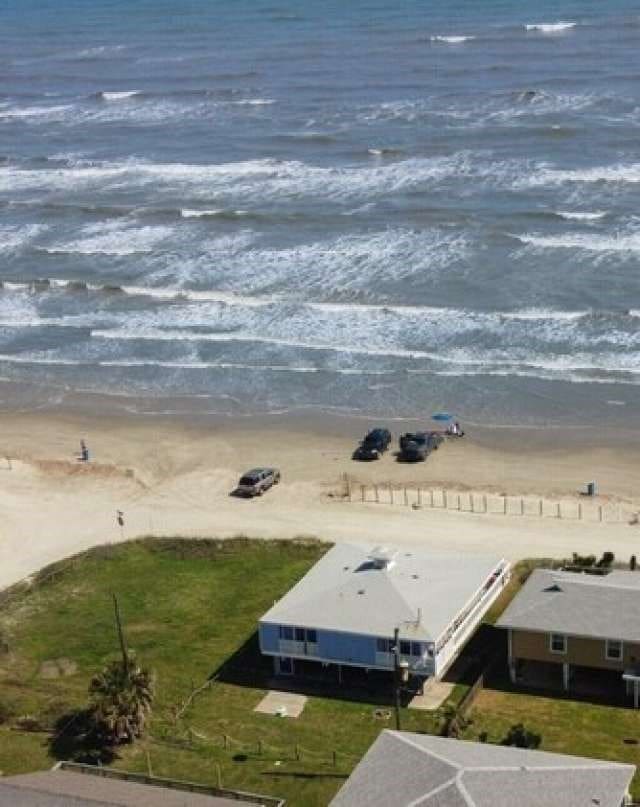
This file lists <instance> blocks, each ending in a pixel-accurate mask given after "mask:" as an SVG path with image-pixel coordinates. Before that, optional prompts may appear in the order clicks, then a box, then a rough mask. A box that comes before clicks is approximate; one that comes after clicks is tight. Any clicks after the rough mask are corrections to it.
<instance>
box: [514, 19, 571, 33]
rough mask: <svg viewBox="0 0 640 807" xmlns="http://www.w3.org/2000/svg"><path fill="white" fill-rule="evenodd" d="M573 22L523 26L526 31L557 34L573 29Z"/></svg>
mask: <svg viewBox="0 0 640 807" xmlns="http://www.w3.org/2000/svg"><path fill="white" fill-rule="evenodd" d="M575 26H576V23H575V22H534V23H528V24H527V25H525V26H524V27H525V30H527V31H539V32H540V33H542V34H557V33H560V32H561V31H568V30H569V29H571V28H575Z"/></svg>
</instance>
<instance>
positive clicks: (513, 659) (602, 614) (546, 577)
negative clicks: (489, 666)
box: [497, 569, 640, 708]
mask: <svg viewBox="0 0 640 807" xmlns="http://www.w3.org/2000/svg"><path fill="white" fill-rule="evenodd" d="M497 625H498V627H499V628H504V629H506V630H507V631H508V647H509V671H510V675H511V680H512V682H513V683H516V682H517V681H518V679H519V678H520V675H521V674H523V673H524V672H525V671H526V672H527V677H528V678H531V677H532V676H533V677H534V680H535V676H536V670H537V674H538V675H540V676H542V675H543V673H544V672H545V669H544V668H545V667H547V668H548V665H555V667H556V669H558V670H559V669H560V668H561V670H562V685H563V688H564V689H565V690H566V691H568V690H569V689H570V688H571V682H572V678H573V676H574V673H576V672H580V673H583V670H584V669H585V668H586V670H587V671H588V670H594V669H597V670H609V671H612V672H615V673H619V675H620V685H621V686H622V685H623V684H624V686H625V688H626V692H627V695H628V696H631V697H633V704H634V706H635V707H636V708H637V707H638V705H639V703H640V572H620V571H613V572H610V573H609V574H606V575H602V576H599V575H598V576H596V575H591V574H576V573H574V572H554V571H550V570H547V569H536V570H535V571H533V572H532V574H531V575H530V577H529V579H528V580H527V582H526V583H525V584H524V586H523V587H522V589H521V591H520V592H519V593H518V594H517V596H516V597H515V598H514V599H513V601H512V602H511V604H510V605H509V606H508V608H507V609H506V610H505V612H504V613H503V614H502V616H501V617H500V619H499V620H498V622H497ZM541 665H544V666H541ZM558 677H559V676H558Z"/></svg>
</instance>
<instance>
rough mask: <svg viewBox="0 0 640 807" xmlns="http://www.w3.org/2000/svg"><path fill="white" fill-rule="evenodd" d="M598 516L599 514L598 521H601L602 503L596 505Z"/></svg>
mask: <svg viewBox="0 0 640 807" xmlns="http://www.w3.org/2000/svg"><path fill="white" fill-rule="evenodd" d="M598 516H599V520H600V522H602V505H601V504H599V505H598Z"/></svg>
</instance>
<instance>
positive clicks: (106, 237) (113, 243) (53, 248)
mask: <svg viewBox="0 0 640 807" xmlns="http://www.w3.org/2000/svg"><path fill="white" fill-rule="evenodd" d="M113 224H114V223H112V225H113ZM115 224H116V225H117V224H119V222H115ZM83 230H84V232H85V234H86V237H84V238H80V239H78V240H76V241H67V242H65V243H57V244H51V245H49V246H46V247H45V246H42V247H39V249H41V250H42V251H43V252H47V253H49V254H51V255H55V254H59V253H62V254H73V253H75V254H79V255H120V256H122V255H135V254H137V253H144V252H151V251H152V250H154V249H157V248H158V246H159V244H160V243H161V242H162V241H166V240H167V239H169V238H170V237H171V235H172V234H173V228H171V227H160V226H157V227H153V226H146V227H134V226H126V227H121V226H109V224H107V223H106V222H100V224H99V225H97V226H96V225H89V226H85V227H84V228H83ZM105 231H106V232H105Z"/></svg>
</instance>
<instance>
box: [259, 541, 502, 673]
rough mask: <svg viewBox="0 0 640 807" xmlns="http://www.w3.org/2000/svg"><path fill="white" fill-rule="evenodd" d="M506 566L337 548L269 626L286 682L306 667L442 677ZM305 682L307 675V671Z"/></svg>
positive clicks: (411, 552) (448, 556)
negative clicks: (403, 667) (398, 670)
mask: <svg viewBox="0 0 640 807" xmlns="http://www.w3.org/2000/svg"><path fill="white" fill-rule="evenodd" d="M509 568H510V567H509V563H508V562H507V561H506V560H504V558H499V557H487V556H484V555H480V556H476V555H459V554H452V553H447V552H434V551H429V550H426V549H422V548H420V547H417V548H416V547H408V548H403V549H400V548H398V547H394V548H381V547H376V548H375V549H372V548H367V547H363V546H358V545H354V544H337V545H336V546H334V547H333V548H332V549H330V550H329V552H327V554H326V555H325V556H324V557H323V558H321V559H320V560H319V561H318V563H316V565H315V566H314V567H313V568H312V569H311V570H310V571H309V572H308V573H307V574H306V575H305V576H304V577H303V578H302V580H300V581H299V582H298V583H297V585H295V586H294V587H293V588H292V589H291V591H289V592H288V593H287V594H286V595H285V596H284V597H283V598H282V599H281V600H280V601H278V602H276V603H275V604H274V606H273V608H271V609H270V610H269V611H268V612H267V613H266V614H265V615H264V616H263V617H262V619H261V620H260V626H259V631H260V649H261V651H262V653H264V654H266V655H269V656H273V658H274V664H275V669H276V672H277V673H280V674H293V673H294V672H296V666H298V667H300V666H301V665H299V664H298V662H299V661H304V662H310V661H311V662H315V663H318V664H324V665H325V666H326V665H336V666H337V670H338V679H339V680H341V674H342V667H343V666H346V667H359V668H364V669H367V670H393V669H394V665H395V656H394V631H395V629H398V630H399V637H400V647H399V652H400V662H401V663H402V664H404V663H405V662H406V664H408V667H409V672H410V673H411V674H413V675H416V676H419V677H421V678H426V677H428V676H435V677H436V678H438V677H440V676H441V675H443V673H444V672H445V671H446V669H447V668H448V667H449V666H450V665H451V664H452V662H453V661H454V659H455V658H456V656H457V654H458V652H459V651H460V649H461V647H462V646H463V645H464V643H465V642H466V640H467V639H468V638H469V637H470V636H471V634H472V633H473V632H474V630H475V629H476V627H477V626H478V624H479V623H480V621H481V620H482V617H483V616H484V614H485V613H486V611H487V609H488V608H489V606H490V605H491V604H492V603H493V602H494V600H495V599H496V598H497V597H498V595H499V594H500V592H501V591H502V589H503V587H504V585H505V583H506V581H507V580H508V577H509ZM298 672H300V670H298Z"/></svg>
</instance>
